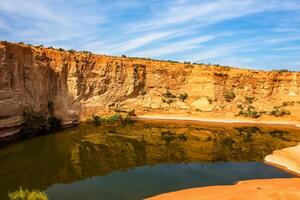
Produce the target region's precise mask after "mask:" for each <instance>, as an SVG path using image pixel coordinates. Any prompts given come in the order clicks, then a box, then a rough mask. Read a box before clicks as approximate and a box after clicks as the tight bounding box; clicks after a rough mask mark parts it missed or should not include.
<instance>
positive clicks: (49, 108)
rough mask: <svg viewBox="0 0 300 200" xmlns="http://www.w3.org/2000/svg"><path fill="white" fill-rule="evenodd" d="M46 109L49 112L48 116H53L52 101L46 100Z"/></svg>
mask: <svg viewBox="0 0 300 200" xmlns="http://www.w3.org/2000/svg"><path fill="white" fill-rule="evenodd" d="M47 106H48V111H49V114H50V116H53V113H54V103H53V101H48V105H47Z"/></svg>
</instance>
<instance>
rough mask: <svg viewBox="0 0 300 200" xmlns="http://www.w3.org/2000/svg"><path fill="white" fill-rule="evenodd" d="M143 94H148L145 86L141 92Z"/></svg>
mask: <svg viewBox="0 0 300 200" xmlns="http://www.w3.org/2000/svg"><path fill="white" fill-rule="evenodd" d="M140 94H141V95H142V96H145V95H146V94H147V92H146V90H145V89H144V88H143V89H142V91H141V93H140Z"/></svg>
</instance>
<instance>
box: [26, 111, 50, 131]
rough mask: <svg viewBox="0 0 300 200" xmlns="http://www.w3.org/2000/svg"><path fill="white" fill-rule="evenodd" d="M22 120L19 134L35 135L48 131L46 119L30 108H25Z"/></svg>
mask: <svg viewBox="0 0 300 200" xmlns="http://www.w3.org/2000/svg"><path fill="white" fill-rule="evenodd" d="M23 118H24V125H23V128H22V131H21V132H22V134H23V135H25V136H32V135H37V134H41V133H43V132H47V131H49V130H50V126H49V123H48V120H47V118H46V117H45V116H44V115H42V114H41V113H39V112H36V111H35V110H34V109H32V108H30V107H27V108H25V110H24V112H23Z"/></svg>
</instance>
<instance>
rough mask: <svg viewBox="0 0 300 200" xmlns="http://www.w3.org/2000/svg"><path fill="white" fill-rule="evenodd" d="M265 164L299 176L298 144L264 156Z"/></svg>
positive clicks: (299, 149)
mask: <svg viewBox="0 0 300 200" xmlns="http://www.w3.org/2000/svg"><path fill="white" fill-rule="evenodd" d="M265 162H266V163H267V164H271V165H274V166H276V167H280V168H282V169H284V170H286V171H289V172H291V173H295V174H297V175H300V144H298V145H297V146H295V147H289V148H285V149H281V150H276V151H274V152H273V153H272V154H271V155H268V156H266V158H265Z"/></svg>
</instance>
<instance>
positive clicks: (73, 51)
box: [68, 49, 76, 53]
mask: <svg viewBox="0 0 300 200" xmlns="http://www.w3.org/2000/svg"><path fill="white" fill-rule="evenodd" d="M68 51H69V53H75V52H76V51H75V50H74V49H70V50H68Z"/></svg>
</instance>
